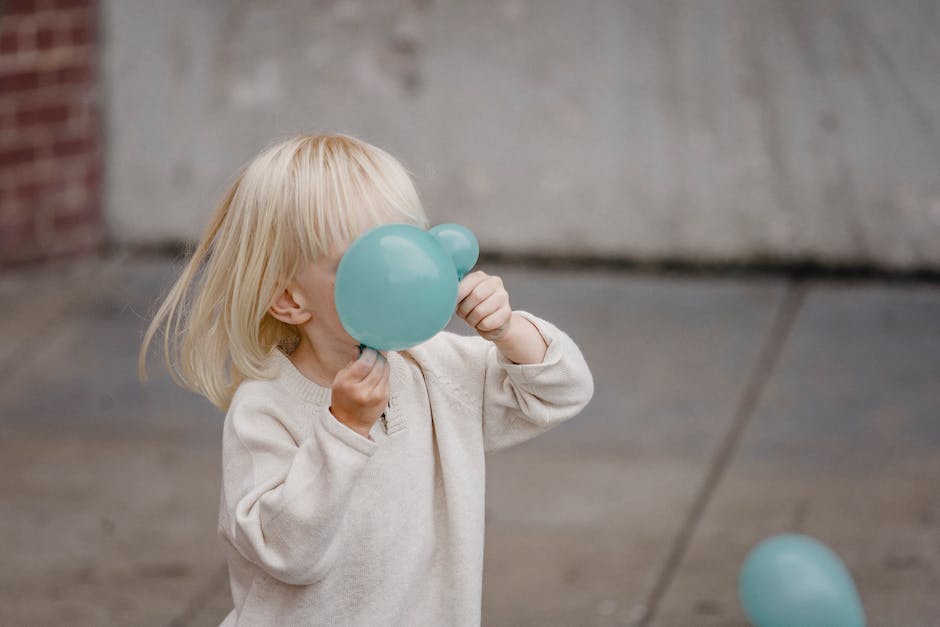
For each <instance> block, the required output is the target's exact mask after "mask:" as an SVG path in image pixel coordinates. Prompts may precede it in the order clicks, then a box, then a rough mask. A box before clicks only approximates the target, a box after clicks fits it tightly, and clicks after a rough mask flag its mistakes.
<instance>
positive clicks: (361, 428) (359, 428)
mask: <svg viewBox="0 0 940 627" xmlns="http://www.w3.org/2000/svg"><path fill="white" fill-rule="evenodd" d="M329 412H330V414H332V415H333V417H334V418H335V419H336V420H337V421H338V422H340V423H342V424H343V426H345V427H346V428H348V429H351V430H353V431H355V432H356V433H358V434H359V435H361V436H362V437H364V438H369V439H370V440H371V439H372V438H371V437H370V436H369V432H370V431H371V430H372V427H371V425H366V424H363V423H361V422H359V421H356V420H350V419H349V418H348V417H346V416H345V415H344V414H343V413H342V412H339V413H337V412H336V411H335V410H334V409H333V406H332V405H330V407H329Z"/></svg>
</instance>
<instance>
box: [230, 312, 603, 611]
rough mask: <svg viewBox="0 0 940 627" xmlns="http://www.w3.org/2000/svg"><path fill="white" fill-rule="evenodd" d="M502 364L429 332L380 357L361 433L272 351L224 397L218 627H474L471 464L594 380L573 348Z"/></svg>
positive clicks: (583, 392)
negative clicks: (381, 371) (385, 388)
mask: <svg viewBox="0 0 940 627" xmlns="http://www.w3.org/2000/svg"><path fill="white" fill-rule="evenodd" d="M516 313H518V314H521V315H522V316H524V317H525V318H527V319H528V320H530V321H531V322H533V323H534V324H535V325H536V327H537V328H538V329H539V331H540V332H541V334H542V336H543V338H544V339H545V341H546V343H547V344H548V351H547V352H546V354H545V357H544V359H543V360H542V362H541V363H538V364H514V363H513V362H511V361H509V360H508V359H506V358H505V357H504V356H503V355H502V354H501V353H500V352H499V351H498V350H497V348H496V345H495V344H493V343H492V342H490V341H488V340H485V339H483V338H481V337H479V336H477V335H473V336H463V335H457V334H454V333H450V332H447V331H442V332H440V333H438V334H437V335H435V336H434V337H433V338H431V339H430V340H427V341H426V342H424V343H422V344H420V345H418V346H415V347H413V348H411V349H408V350H403V351H398V352H394V351H390V352H389V353H388V361H389V365H390V367H391V372H390V375H389V376H390V390H391V392H390V398H389V406H388V409H387V410H386V412H385V418H382V419H380V420H379V421H378V422H377V423H376V424H375V426H374V427H373V428H372V431H371V432H370V437H371V439H370V438H366V437H363V436H362V435H360V434H358V433H356V432H355V431H353V430H352V429H349V428H348V427H346V426H345V425H343V424H342V423H340V422H339V421H338V420H337V419H336V418H335V417H334V416H333V415H332V414H331V413H330V411H329V405H330V398H331V390H330V389H329V388H326V387H322V386H320V385H318V384H316V383H314V382H313V381H310V380H309V379H307V378H306V377H305V376H304V375H303V374H301V373H300V371H298V370H297V369H296V368H295V367H294V365H293V363H292V362H291V361H290V359H288V357H287V356H286V355H285V354H284V353H282V352H281V350H280V349H277V348H275V349H273V350H272V351H271V354H270V356H269V359H271V360H273V361H274V362H276V365H277V370H276V371H277V373H278V374H277V376H276V377H275V378H274V379H272V380H250V381H245V382H244V383H242V384H241V385H240V386H239V388H238V390H237V391H236V393H235V396H234V398H233V400H232V403H231V405H230V407H229V410H228V413H227V414H226V417H225V425H224V427H223V437H222V465H223V476H222V490H221V498H220V512H219V536H220V537H221V538H222V541H223V544H224V547H225V550H226V555H227V558H228V565H229V580H230V584H231V590H232V598H233V601H234V606H235V607H234V609H233V610H232V612H231V613H230V614H229V615H228V616H227V617H226V619H225V620H224V621H223V623H222V624H223V625H225V626H226V627H228V626H231V625H252V626H253V625H278V626H288V625H351V626H352V625H355V626H359V625H368V626H370V627H371V626H381V625H457V626H461V625H479V624H480V611H481V593H482V583H483V582H482V578H483V512H484V489H485V463H484V459H485V457H484V455H485V453H488V452H490V451H495V450H498V449H501V448H505V447H507V446H511V445H514V444H517V443H520V442H523V441H525V440H528V439H530V438H532V437H534V436H536V435H538V434H539V433H542V432H544V431H546V430H548V429H550V428H552V427H553V426H555V425H557V424H559V423H561V422H563V421H564V420H567V419H568V418H571V417H573V416H575V415H576V414H578V413H579V412H580V411H581V410H582V409H583V408H584V407H585V405H587V403H588V402H589V401H590V400H591V397H592V396H593V393H594V380H593V377H592V375H591V372H590V370H589V368H588V365H587V363H586V362H585V360H584V357H583V355H582V353H581V351H580V349H579V348H578V346H577V345H576V344H575V343H574V341H573V340H572V339H571V338H570V337H569V336H568V335H567V334H566V333H565V332H563V331H562V330H561V329H559V328H558V327H557V326H555V325H554V324H552V323H550V322H548V321H546V320H543V319H541V318H539V317H538V316H535V315H533V314H531V313H529V312H526V311H520V310H516Z"/></svg>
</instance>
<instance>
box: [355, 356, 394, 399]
mask: <svg viewBox="0 0 940 627" xmlns="http://www.w3.org/2000/svg"><path fill="white" fill-rule="evenodd" d="M388 371H389V365H388V362H387V361H386V360H385V359H381V360H379V361H377V362H375V365H374V366H373V367H372V370H371V371H369V374H368V376H366V378H365V379H363V380H362V383H361V384H360V385H361V387H362V389H363V392H365V393H368V394H370V395H371V394H373V393H374V392H375V389H376V388H377V387H379V386H381V385H384V384H385V381H386V380H387V379H388Z"/></svg>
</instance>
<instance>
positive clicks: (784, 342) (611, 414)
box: [0, 0, 940, 626]
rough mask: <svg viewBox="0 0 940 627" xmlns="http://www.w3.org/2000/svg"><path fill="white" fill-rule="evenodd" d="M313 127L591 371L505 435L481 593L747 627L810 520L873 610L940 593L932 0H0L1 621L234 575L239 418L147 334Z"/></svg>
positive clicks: (920, 618)
mask: <svg viewBox="0 0 940 627" xmlns="http://www.w3.org/2000/svg"><path fill="white" fill-rule="evenodd" d="M316 132H346V133H350V134H352V135H355V136H357V137H360V138H362V139H365V140H366V141H369V142H371V143H374V144H376V145H378V146H380V147H382V148H384V149H386V150H388V151H389V152H390V153H391V154H393V155H395V156H396V157H398V158H399V159H400V160H401V161H402V163H403V164H404V165H405V166H406V167H407V168H408V169H409V170H410V171H411V172H412V174H413V176H414V179H415V182H416V184H417V187H418V190H419V193H420V195H421V196H422V199H423V201H424V203H425V205H426V208H427V211H428V213H429V215H430V217H431V220H432V223H441V222H450V221H454V222H459V223H462V224H465V225H467V226H468V227H470V228H471V229H472V230H473V231H474V232H475V233H476V234H477V236H478V238H479V240H480V244H481V249H482V251H483V256H482V258H481V263H480V266H479V267H481V268H482V269H485V270H487V271H488V272H490V273H491V274H493V273H496V274H500V275H501V276H503V278H504V280H505V282H506V284H507V288H508V289H509V292H510V295H511V297H512V300H513V306H514V308H516V309H526V310H529V311H532V312H534V313H536V314H538V315H540V316H542V317H544V318H547V319H549V320H552V321H554V322H556V323H557V324H559V326H561V327H562V328H563V329H565V330H566V331H568V332H569V334H570V335H571V336H572V337H573V338H574V339H575V340H576V341H577V342H578V343H579V345H581V346H582V350H583V351H584V353H585V356H586V357H587V359H588V362H589V364H590V365H591V367H592V371H593V372H594V376H595V384H596V391H595V398H594V400H593V401H592V403H591V404H590V405H589V406H588V407H587V408H586V410H585V411H584V413H583V414H582V415H581V416H579V417H578V418H576V419H574V420H573V421H571V422H570V423H566V424H565V425H562V426H561V427H559V428H558V429H556V430H555V431H552V432H551V433H549V434H546V435H545V436H542V437H541V438H538V439H537V440H534V441H532V442H530V443H527V444H524V445H522V446H519V447H516V448H514V449H510V450H508V451H505V452H502V453H500V454H497V455H494V456H492V457H491V458H490V461H489V464H490V465H489V471H488V488H487V489H488V494H487V545H486V551H487V553H486V556H485V576H484V608H483V622H484V624H486V625H530V624H531V625H535V624H538V625H548V624H550V625H645V624H656V625H663V626H673V625H744V624H746V621H745V619H744V616H743V614H742V612H741V609H740V606H739V603H738V601H737V597H736V586H737V579H736V578H737V575H738V571H739V568H740V565H741V562H742V560H743V559H744V557H745V555H746V554H747V551H748V550H749V549H750V548H751V547H753V545H754V544H755V543H756V542H758V541H759V540H761V539H763V538H765V537H768V536H770V535H772V534H776V533H782V532H793V531H795V532H801V533H806V534H809V535H813V536H814V537H817V538H819V539H820V540H822V541H823V542H825V543H827V544H828V545H829V546H830V547H831V548H832V549H833V550H835V551H836V552H837V553H838V554H839V555H840V556H841V557H842V558H843V559H844V560H845V562H846V564H847V565H848V567H849V569H850V571H851V572H852V574H853V575H854V577H855V579H856V583H857V584H858V587H859V591H860V594H861V598H862V601H863V604H864V605H865V607H866V611H867V612H868V615H869V620H870V623H871V624H872V625H899V624H903V625H936V624H940V491H938V490H937V489H936V477H938V476H940V291H938V289H937V286H938V277H940V5H938V3H937V2H935V1H933V0H897V1H891V0H818V1H812V0H748V1H745V0H714V1H708V2H705V1H696V0H659V1H656V0H642V1H641V0H620V1H613V0H610V1H605V0H587V1H585V2H577V3H572V2H561V1H557V0H544V1H535V0H492V1H489V0H488V1H485V2H471V1H458V0H447V1H442V0H413V1H412V2H387V3H386V2H383V3H367V2H365V1H357V0H341V1H336V2H330V1H315V2H301V1H299V0H279V1H276V2H267V3H263V2H248V1H245V0H232V1H230V2H225V1H221V0H196V1H194V2H184V1H182V0H167V1H165V2H159V3H155V2H146V1H144V0H103V1H102V0H98V1H94V0H0V311H2V315H0V434H2V438H0V471H2V472H0V496H2V498H0V507H2V517H0V544H2V546H3V547H4V550H3V552H4V558H5V559H4V564H3V565H2V566H0V623H3V624H11V625H13V624H16V625H27V624H28V625H39V624H69V625H105V624H114V625H130V624H133V625H171V624H172V625H215V624H218V621H219V620H221V618H222V617H223V616H224V615H225V614H226V613H227V612H228V609H230V606H231V599H230V597H229V596H228V595H229V592H228V581H227V572H226V570H225V566H224V562H223V561H222V558H221V547H220V545H219V542H218V540H217V539H216V536H215V517H216V515H217V508H218V489H219V476H220V468H219V450H220V441H219V435H220V427H221V420H222V416H221V415H219V414H218V412H216V411H215V410H214V408H212V407H211V405H209V404H208V402H206V401H204V400H202V399H199V398H197V397H194V396H193V395H191V394H189V393H188V392H184V391H182V390H180V389H178V388H176V387H174V386H173V385H172V384H171V383H170V382H169V380H168V377H167V376H166V375H165V372H163V371H162V369H161V365H160V363H159V360H158V359H153V360H152V361H153V365H152V369H153V370H154V380H152V381H151V382H149V383H147V384H146V385H141V384H140V383H139V382H138V381H137V376H136V351H137V348H138V346H139V342H140V339H141V335H142V332H143V330H144V328H145V326H146V323H147V321H148V319H149V317H150V315H152V312H153V308H154V306H155V304H156V302H157V300H158V299H159V298H160V296H161V295H162V294H163V293H164V292H165V290H166V289H167V288H168V286H169V284H170V282H171V281H172V280H173V279H174V278H175V277H176V275H177V274H178V272H179V270H180V268H181V264H182V263H183V262H184V258H183V251H184V250H185V248H186V246H187V245H190V244H192V243H193V242H194V241H195V240H196V239H197V238H198V237H199V235H200V234H201V232H202V229H203V228H204V226H205V224H206V221H207V219H208V216H209V214H210V212H211V210H212V209H213V207H214V205H215V204H216V203H217V202H218V200H219V199H220V197H221V195H222V193H223V191H224V190H225V188H226V187H227V186H228V184H229V183H230V182H231V181H232V179H233V177H234V175H235V173H236V171H237V170H238V169H239V168H240V167H241V166H242V165H244V164H246V163H247V162H248V161H249V160H250V159H251V158H252V157H253V156H254V155H256V154H257V153H258V152H259V151H260V150H261V149H263V148H264V147H265V146H268V145H270V144H272V143H274V142H276V141H279V140H280V139H283V138H286V137H288V136H290V135H293V134H297V133H316ZM458 322H459V321H458ZM449 328H450V330H453V331H455V332H460V333H467V332H469V329H467V328H466V327H464V328H461V327H460V325H459V324H454V323H452V324H451V326H450V327H449Z"/></svg>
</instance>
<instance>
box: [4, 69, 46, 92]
mask: <svg viewBox="0 0 940 627" xmlns="http://www.w3.org/2000/svg"><path fill="white" fill-rule="evenodd" d="M38 87H39V72H37V71H36V70H35V69H24V70H19V71H0V93H8V92H11V91H22V90H27V89H36V88H38Z"/></svg>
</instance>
